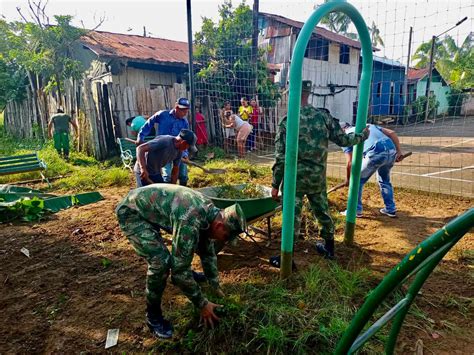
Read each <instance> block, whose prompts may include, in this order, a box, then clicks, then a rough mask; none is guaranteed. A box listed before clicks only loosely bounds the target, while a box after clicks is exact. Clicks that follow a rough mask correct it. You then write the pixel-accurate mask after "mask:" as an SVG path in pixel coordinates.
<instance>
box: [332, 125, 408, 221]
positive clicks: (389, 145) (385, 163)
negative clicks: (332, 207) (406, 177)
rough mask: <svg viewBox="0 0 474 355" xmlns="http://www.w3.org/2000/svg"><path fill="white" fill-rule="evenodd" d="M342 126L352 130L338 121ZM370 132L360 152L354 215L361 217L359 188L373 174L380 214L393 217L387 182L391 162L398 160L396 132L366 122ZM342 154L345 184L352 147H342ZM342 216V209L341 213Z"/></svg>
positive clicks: (390, 191) (349, 172)
mask: <svg viewBox="0 0 474 355" xmlns="http://www.w3.org/2000/svg"><path fill="white" fill-rule="evenodd" d="M341 126H342V128H343V129H344V131H345V132H346V133H352V132H354V131H355V127H352V126H351V125H350V124H348V123H341ZM368 127H369V130H370V134H369V138H367V140H366V141H365V142H364V153H363V159H362V167H361V172H360V187H359V197H358V201H357V217H362V190H363V188H364V185H365V183H366V182H367V181H369V179H370V177H371V176H372V175H373V174H374V173H377V182H378V184H379V187H380V193H381V194H382V198H383V202H384V204H385V208H382V209H381V210H380V213H382V214H384V215H386V216H389V217H392V218H393V217H396V216H397V215H396V213H397V208H396V206H395V201H394V200H393V187H392V183H391V182H390V170H391V169H392V167H393V164H395V162H397V161H400V159H402V157H403V154H402V149H401V147H400V141H399V139H398V136H397V134H396V133H395V132H394V131H392V130H390V129H387V128H383V127H380V126H376V125H372V124H370V125H368ZM343 151H344V153H345V155H346V162H347V179H346V184H347V185H348V184H349V178H350V175H351V166H352V147H346V148H343ZM341 214H342V215H346V211H344V212H341Z"/></svg>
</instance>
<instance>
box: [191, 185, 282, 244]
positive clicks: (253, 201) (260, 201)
mask: <svg viewBox="0 0 474 355" xmlns="http://www.w3.org/2000/svg"><path fill="white" fill-rule="evenodd" d="M248 185H249V184H240V185H231V187H233V188H235V189H239V190H243V189H244V188H245V187H246V186H248ZM256 186H257V188H258V189H259V190H260V191H262V192H263V194H264V196H263V197H256V198H247V199H237V198H221V197H217V195H218V194H219V191H220V189H221V188H222V186H210V187H203V188H201V189H198V191H199V192H201V193H203V194H204V195H206V196H207V197H209V198H210V199H211V200H212V202H213V203H214V205H215V206H216V207H218V208H226V207H229V206H231V205H233V204H234V203H238V204H239V205H240V207H242V211H243V212H244V215H245V219H246V221H247V225H248V227H249V229H251V230H252V231H254V232H256V233H260V234H263V235H264V236H266V237H267V238H268V242H267V245H268V244H269V243H270V241H271V235H272V229H271V220H270V219H271V217H273V216H274V215H275V213H277V212H278V211H281V205H280V204H279V203H278V202H276V201H274V200H273V199H272V189H271V188H270V187H267V186H263V185H256ZM263 219H266V220H267V231H264V230H262V229H259V228H257V227H254V226H252V224H253V223H256V222H258V221H261V220H263ZM246 234H247V236H248V237H249V238H250V239H252V240H253V241H254V242H255V240H254V239H253V238H252V236H250V235H249V234H248V233H246ZM255 243H256V242H255ZM256 244H257V243H256ZM257 246H258V244H257ZM259 248H260V246H259ZM216 249H218V248H216ZM219 250H220V248H219ZM216 251H217V250H216Z"/></svg>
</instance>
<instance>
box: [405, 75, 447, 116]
mask: <svg viewBox="0 0 474 355" xmlns="http://www.w3.org/2000/svg"><path fill="white" fill-rule="evenodd" d="M428 73H429V68H423V69H414V68H410V69H409V70H408V75H407V81H408V100H409V102H408V104H410V103H412V102H413V101H415V100H416V98H417V97H420V96H426V85H427V82H428ZM430 91H431V92H432V94H434V95H435V96H436V100H438V102H439V106H438V109H437V111H436V114H438V115H442V114H445V113H447V112H448V109H449V103H448V97H449V95H450V93H451V88H450V86H449V85H448V83H447V82H446V81H445V80H444V79H443V77H442V76H441V74H440V73H439V72H438V70H437V69H436V68H433V73H432V75H431V84H430Z"/></svg>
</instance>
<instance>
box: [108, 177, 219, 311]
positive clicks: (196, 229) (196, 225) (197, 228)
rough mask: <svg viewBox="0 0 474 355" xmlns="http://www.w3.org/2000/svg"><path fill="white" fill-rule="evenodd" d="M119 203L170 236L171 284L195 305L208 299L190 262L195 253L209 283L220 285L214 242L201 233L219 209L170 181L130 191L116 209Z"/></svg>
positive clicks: (199, 194)
mask: <svg viewBox="0 0 474 355" xmlns="http://www.w3.org/2000/svg"><path fill="white" fill-rule="evenodd" d="M122 206H127V207H128V208H130V209H132V210H135V211H137V212H138V213H139V214H140V215H141V216H142V217H143V219H144V220H146V221H148V222H149V223H152V224H155V225H158V226H159V227H160V228H162V229H163V230H165V231H167V232H168V233H170V234H172V235H173V243H172V250H171V274H172V280H173V283H174V284H175V285H176V286H178V287H179V288H180V289H181V291H182V292H183V293H184V294H185V295H186V296H187V297H188V298H189V299H190V300H191V301H192V302H193V304H194V305H195V306H196V307H198V308H202V307H203V306H204V305H205V304H206V303H207V300H206V299H205V298H204V297H203V295H202V293H201V289H200V287H199V286H198V284H197V283H196V282H195V281H194V279H193V276H192V272H191V262H192V260H193V257H194V253H195V252H196V253H197V254H198V255H199V256H200V258H201V263H202V267H203V270H204V273H205V274H206V276H207V278H208V280H209V283H210V284H211V286H213V287H214V288H216V287H218V286H219V276H218V270H217V257H216V254H215V251H214V243H213V242H212V240H209V238H208V237H207V236H203V235H202V233H201V232H202V231H204V230H205V229H207V228H209V226H210V223H211V222H212V221H213V220H214V219H215V218H216V216H217V214H218V213H219V211H220V209H218V208H217V207H215V206H214V204H213V203H212V201H211V200H210V199H208V198H207V197H205V196H204V195H202V194H201V193H199V192H197V191H194V190H192V189H189V188H187V187H184V186H179V185H172V184H159V185H156V184H154V185H149V186H146V187H141V188H138V189H135V190H132V191H130V192H129V194H128V195H127V196H126V197H125V198H124V199H123V201H122V202H121V203H120V204H119V205H118V206H117V210H118V209H119V208H120V207H122Z"/></svg>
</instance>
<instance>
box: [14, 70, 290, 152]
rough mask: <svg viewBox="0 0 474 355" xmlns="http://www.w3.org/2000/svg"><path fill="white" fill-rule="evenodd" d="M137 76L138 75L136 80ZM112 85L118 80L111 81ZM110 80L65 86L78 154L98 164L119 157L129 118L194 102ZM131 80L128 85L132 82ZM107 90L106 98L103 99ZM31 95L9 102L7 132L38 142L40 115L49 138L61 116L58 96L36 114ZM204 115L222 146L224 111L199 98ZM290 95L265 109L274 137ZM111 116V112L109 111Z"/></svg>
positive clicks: (164, 88)
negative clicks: (52, 125) (54, 121)
mask: <svg viewBox="0 0 474 355" xmlns="http://www.w3.org/2000/svg"><path fill="white" fill-rule="evenodd" d="M135 75H136V74H135ZM113 79H114V80H115V79H116V77H114V78H113ZM111 80H112V77H108V76H105V77H102V78H100V79H96V80H92V81H91V80H89V79H88V78H85V79H83V80H81V81H73V80H69V81H67V82H66V83H65V85H64V93H63V94H64V98H63V108H64V110H65V112H66V113H71V111H72V110H74V111H75V115H74V116H75V118H76V119H77V122H78V125H79V132H80V133H79V138H78V139H75V140H74V142H75V144H76V148H77V149H78V150H79V151H83V152H86V153H87V154H90V155H93V156H94V157H96V158H97V159H99V160H103V159H105V158H107V157H110V156H113V155H115V154H116V153H117V152H116V151H115V150H116V149H115V148H116V146H115V141H116V138H118V137H124V136H128V135H130V131H129V130H128V128H127V126H126V125H125V120H126V119H127V118H128V117H132V116H135V115H145V116H149V115H152V114H154V113H155V112H156V111H159V110H163V109H171V108H173V106H174V103H175V102H176V99H177V98H179V97H190V95H189V93H188V92H187V91H186V86H185V85H184V84H177V83H174V84H173V85H158V86H155V85H153V89H151V88H150V86H142V87H137V86H123V85H122V84H123V83H125V82H126V81H127V80H125V79H124V78H121V79H119V80H115V81H114V82H112V81H111ZM130 81H132V80H130V78H128V82H130ZM104 85H106V91H107V92H106V93H105V94H104ZM31 97H32V94H31V93H29V94H28V97H27V98H26V99H25V100H24V101H22V102H9V103H8V104H7V107H6V109H5V127H6V129H7V131H8V132H9V133H10V134H12V135H14V136H15V137H19V138H32V137H38V136H39V135H40V134H39V129H38V122H37V121H38V119H37V117H38V115H37V113H36V112H37V111H39V112H42V114H40V115H39V117H40V119H39V120H40V123H41V126H42V127H43V129H44V130H45V132H47V128H46V127H47V122H48V120H49V118H50V117H51V115H52V114H54V113H55V112H56V110H57V107H58V104H57V99H56V97H55V96H54V95H51V94H50V95H47V96H46V95H45V96H43V97H41V99H40V100H38V101H39V106H40V108H39V110H37V109H36V108H35V105H34V102H33V100H32V98H31ZM196 101H197V102H199V103H200V104H201V110H202V114H203V115H204V117H205V119H206V128H207V131H208V137H209V140H210V143H211V144H215V145H217V146H222V144H223V130H222V125H221V122H220V116H219V112H220V109H221V108H220V107H218V105H217V103H216V102H215V101H214V100H213V99H212V98H210V97H207V96H206V97H198V98H196ZM286 107H287V95H286V94H284V95H283V96H282V99H281V100H280V102H279V103H278V105H277V106H276V107H274V108H264V110H263V115H262V122H263V129H264V131H266V132H267V133H268V135H269V136H271V137H273V136H274V134H275V132H276V129H277V125H278V122H279V119H280V118H281V117H283V116H284V115H285V114H286ZM108 110H110V111H108Z"/></svg>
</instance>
